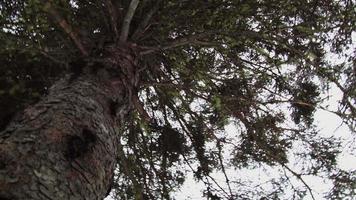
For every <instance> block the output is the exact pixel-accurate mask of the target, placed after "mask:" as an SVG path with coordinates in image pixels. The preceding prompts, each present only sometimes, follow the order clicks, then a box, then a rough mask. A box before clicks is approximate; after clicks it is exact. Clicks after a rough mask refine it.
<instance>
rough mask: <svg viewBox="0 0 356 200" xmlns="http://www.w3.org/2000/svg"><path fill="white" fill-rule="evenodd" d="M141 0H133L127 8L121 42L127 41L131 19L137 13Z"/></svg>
mask: <svg viewBox="0 0 356 200" xmlns="http://www.w3.org/2000/svg"><path fill="white" fill-rule="evenodd" d="M139 2H140V0H131V3H130V5H129V8H128V9H127V13H126V16H125V19H124V22H123V24H122V27H121V34H120V42H126V40H127V37H128V35H129V30H130V24H131V20H132V17H133V16H134V14H135V11H136V8H137V6H138V3H139Z"/></svg>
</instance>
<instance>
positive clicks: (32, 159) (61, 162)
mask: <svg viewBox="0 0 356 200" xmlns="http://www.w3.org/2000/svg"><path fill="white" fill-rule="evenodd" d="M113 109H115V110H114V111H113ZM129 110H130V106H129V102H128V101H127V92H126V90H125V89H124V87H123V86H122V85H121V86H120V84H117V83H116V85H115V86H114V85H111V84H110V83H109V82H108V81H105V80H103V79H101V78H100V77H98V76H91V75H82V76H80V77H78V78H77V79H76V80H74V81H73V80H71V79H70V78H64V79H62V80H59V81H58V82H57V83H56V84H55V85H54V86H53V87H51V89H50V93H49V95H47V96H46V97H45V98H44V99H42V100H41V101H40V102H39V103H37V104H35V105H33V106H30V107H28V108H27V109H26V110H25V111H24V112H23V114H22V115H21V117H18V118H16V119H15V120H13V121H12V123H11V124H10V125H9V126H8V127H7V129H6V130H4V131H3V132H1V133H0V200H10V199H11V200H17V199H18V200H20V199H29V200H31V199H36V200H37V199H53V200H58V199H70V200H75V199H90V200H92V199H103V198H104V197H105V196H106V193H107V191H108V189H109V187H110V184H111V181H112V175H113V171H114V169H115V164H116V158H117V142H119V140H118V139H119V134H118V129H119V127H117V126H115V124H118V123H115V122H117V121H118V120H119V121H120V120H123V119H124V117H125V115H126V114H128V112H129Z"/></svg>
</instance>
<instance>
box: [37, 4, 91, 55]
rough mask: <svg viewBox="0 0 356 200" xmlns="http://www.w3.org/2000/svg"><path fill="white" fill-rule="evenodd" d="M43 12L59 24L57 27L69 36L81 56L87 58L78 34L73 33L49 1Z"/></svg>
mask: <svg viewBox="0 0 356 200" xmlns="http://www.w3.org/2000/svg"><path fill="white" fill-rule="evenodd" d="M44 10H45V11H46V12H48V13H49V14H50V15H51V17H53V18H54V20H55V21H56V22H57V23H58V24H59V26H60V27H61V28H62V29H63V30H64V31H65V32H66V33H67V34H68V35H69V37H70V38H71V39H72V40H73V42H74V44H75V45H76V46H77V48H78V49H79V51H80V52H81V54H82V55H84V56H88V55H89V53H88V51H87V50H86V49H85V47H84V45H83V42H82V41H81V40H80V38H79V36H78V35H79V34H78V33H77V32H76V31H74V29H73V28H72V27H71V25H70V24H68V22H67V21H66V20H65V19H64V18H63V17H62V16H60V14H59V13H58V11H57V10H56V9H55V8H54V7H53V6H52V4H51V1H47V2H46V3H45V5H44Z"/></svg>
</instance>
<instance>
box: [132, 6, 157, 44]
mask: <svg viewBox="0 0 356 200" xmlns="http://www.w3.org/2000/svg"><path fill="white" fill-rule="evenodd" d="M161 2H162V0H157V1H156V4H155V5H154V6H153V7H152V8H151V10H150V11H148V13H147V14H146V15H145V17H144V18H143V20H142V21H141V23H140V24H139V25H138V27H137V29H136V31H135V32H134V33H133V35H132V37H131V39H132V40H137V39H138V38H139V37H140V36H141V34H142V33H143V32H145V29H146V27H147V26H148V23H149V22H150V20H151V18H152V16H153V15H154V14H155V13H156V12H157V10H158V8H159V4H160V3H161Z"/></svg>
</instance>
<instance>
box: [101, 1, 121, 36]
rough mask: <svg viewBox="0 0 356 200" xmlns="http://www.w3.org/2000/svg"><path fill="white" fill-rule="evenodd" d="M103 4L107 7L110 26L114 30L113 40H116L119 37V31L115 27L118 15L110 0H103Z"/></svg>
mask: <svg viewBox="0 0 356 200" xmlns="http://www.w3.org/2000/svg"><path fill="white" fill-rule="evenodd" d="M104 4H105V6H106V8H107V9H108V12H109V16H110V23H111V28H112V30H113V31H114V35H115V40H117V39H118V38H119V31H118V29H117V18H118V15H117V12H116V9H115V7H114V5H113V3H112V1H111V0H105V1H104Z"/></svg>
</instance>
